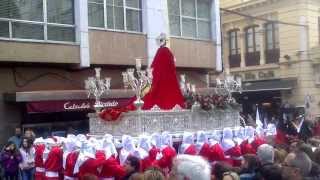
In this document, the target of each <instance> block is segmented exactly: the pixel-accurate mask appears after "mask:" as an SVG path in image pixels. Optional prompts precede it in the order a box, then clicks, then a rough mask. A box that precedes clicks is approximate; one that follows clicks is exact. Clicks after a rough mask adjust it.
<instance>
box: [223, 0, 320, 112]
mask: <svg viewBox="0 0 320 180" xmlns="http://www.w3.org/2000/svg"><path fill="white" fill-rule="evenodd" d="M221 8H222V15H221V16H222V32H223V33H222V34H223V62H224V66H225V69H226V73H227V74H228V73H230V74H232V75H235V76H240V77H241V78H242V83H243V93H242V94H238V95H235V96H236V97H237V99H238V101H240V102H242V103H243V108H244V111H246V113H252V114H254V113H255V110H254V109H255V106H256V105H257V104H258V105H259V107H261V108H262V109H263V111H264V113H266V114H268V116H269V118H271V117H272V116H274V115H275V114H277V112H279V109H280V108H281V107H283V106H289V105H291V106H293V107H296V108H299V107H300V108H302V109H304V110H305V111H307V112H308V114H309V115H310V116H311V117H312V118H313V117H316V116H318V117H319V116H320V87H319V72H320V69H319V60H317V58H319V55H318V54H319V53H320V52H319V48H317V47H319V44H320V25H319V23H320V21H319V17H320V11H319V10H320V1H317V0H308V1H306V0H255V1H254V0H246V1H245V0H230V1H229V0H222V1H221ZM317 55H318V56H317Z"/></svg>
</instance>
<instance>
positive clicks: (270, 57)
mask: <svg viewBox="0 0 320 180" xmlns="http://www.w3.org/2000/svg"><path fill="white" fill-rule="evenodd" d="M265 42H266V46H265V52H266V53H265V55H266V63H267V64H269V63H276V62H279V58H280V49H279V28H278V24H275V23H267V24H265Z"/></svg>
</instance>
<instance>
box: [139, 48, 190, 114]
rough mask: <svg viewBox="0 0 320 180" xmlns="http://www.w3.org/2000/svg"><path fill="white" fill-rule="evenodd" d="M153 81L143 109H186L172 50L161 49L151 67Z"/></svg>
mask: <svg viewBox="0 0 320 180" xmlns="http://www.w3.org/2000/svg"><path fill="white" fill-rule="evenodd" d="M151 68H153V72H152V75H153V79H152V85H151V89H150V91H149V92H148V93H147V94H146V95H145V96H144V98H143V101H144V105H143V109H151V108H152V107H153V106H154V105H158V106H159V107H160V108H161V109H172V108H173V107H174V106H175V105H177V104H178V105H180V106H181V107H184V98H183V96H182V93H181V90H180V86H179V83H178V80H177V75H176V67H175V63H174V57H173V54H172V53H171V51H170V49H169V48H167V47H164V46H163V47H160V48H159V49H158V51H157V53H156V55H155V57H154V60H153V63H152V65H151Z"/></svg>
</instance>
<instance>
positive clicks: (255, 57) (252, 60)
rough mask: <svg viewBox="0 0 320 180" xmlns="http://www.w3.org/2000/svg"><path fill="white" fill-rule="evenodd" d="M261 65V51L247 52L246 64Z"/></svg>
mask: <svg viewBox="0 0 320 180" xmlns="http://www.w3.org/2000/svg"><path fill="white" fill-rule="evenodd" d="M257 65H260V51H256V52H250V53H246V66H257Z"/></svg>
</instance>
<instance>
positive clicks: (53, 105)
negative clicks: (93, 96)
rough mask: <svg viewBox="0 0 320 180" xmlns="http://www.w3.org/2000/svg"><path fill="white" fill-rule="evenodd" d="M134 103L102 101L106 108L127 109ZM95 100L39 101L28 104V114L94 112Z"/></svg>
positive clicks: (119, 99) (118, 100)
mask: <svg viewBox="0 0 320 180" xmlns="http://www.w3.org/2000/svg"><path fill="white" fill-rule="evenodd" d="M131 102H132V99H131V98H118V99H102V100H101V103H102V105H103V107H105V108H121V107H126V106H128V105H129V104H130V103H131ZM94 103H95V101H94V100H68V101H37V102H27V103H26V106H27V112H28V113H49V112H63V111H91V110H94Z"/></svg>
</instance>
